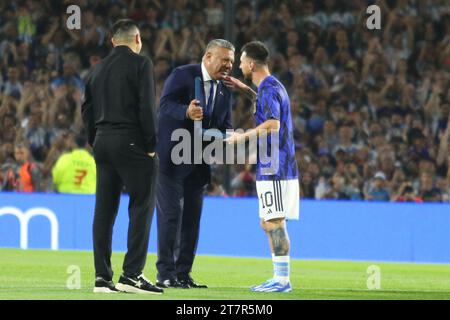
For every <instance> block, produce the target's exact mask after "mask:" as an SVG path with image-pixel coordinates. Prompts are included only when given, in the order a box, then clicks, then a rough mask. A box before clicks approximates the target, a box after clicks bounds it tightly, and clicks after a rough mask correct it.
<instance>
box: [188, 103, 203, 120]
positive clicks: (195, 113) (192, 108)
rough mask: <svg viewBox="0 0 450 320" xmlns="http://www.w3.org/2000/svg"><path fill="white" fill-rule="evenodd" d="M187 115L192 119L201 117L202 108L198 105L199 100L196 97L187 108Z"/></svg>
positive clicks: (200, 118)
mask: <svg viewBox="0 0 450 320" xmlns="http://www.w3.org/2000/svg"><path fill="white" fill-rule="evenodd" d="M187 116H188V118H189V119H191V120H194V121H196V120H202V119H203V108H202V107H200V101H198V100H196V99H194V100H192V101H191V103H190V104H189V107H188V110H187Z"/></svg>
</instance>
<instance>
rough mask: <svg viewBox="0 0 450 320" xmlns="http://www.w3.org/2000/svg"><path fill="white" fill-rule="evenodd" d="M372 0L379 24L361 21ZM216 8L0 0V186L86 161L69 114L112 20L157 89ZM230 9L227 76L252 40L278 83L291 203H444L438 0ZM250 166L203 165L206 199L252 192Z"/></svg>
mask: <svg viewBox="0 0 450 320" xmlns="http://www.w3.org/2000/svg"><path fill="white" fill-rule="evenodd" d="M231 1H232V0H231ZM373 3H375V4H377V5H378V6H379V7H380V8H381V14H382V20H381V21H382V24H381V30H369V29H367V27H366V24H365V22H366V18H367V16H368V15H367V14H366V8H367V6H368V5H370V4H373ZM70 4H77V5H79V6H80V8H81V11H82V28H81V30H68V29H67V27H66V19H67V14H66V13H65V10H66V8H67V6H68V5H70ZM225 7H226V3H225V1H220V0H204V1H191V0H165V1H157V0H98V1H90V0H71V1H61V0H40V1H37V0H22V1H21V0H11V1H0V88H1V89H0V128H1V129H0V190H2V191H21V192H22V191H23V192H52V191H59V192H71V191H72V190H65V189H64V183H63V182H61V181H64V173H65V172H67V171H68V170H69V169H67V168H68V166H69V164H70V161H84V162H85V164H86V165H87V166H94V164H93V162H92V161H93V160H92V156H91V155H90V154H89V152H90V150H89V148H86V141H85V139H83V133H82V123H81V117H80V106H81V101H82V96H83V89H84V79H85V77H86V75H87V74H88V73H89V71H90V70H91V69H92V68H93V67H94V66H95V65H96V64H97V63H99V62H100V61H101V59H102V58H103V57H104V56H105V55H106V54H108V52H109V50H110V49H111V44H110V42H109V30H110V27H111V26H112V24H113V23H114V22H115V21H116V20H117V19H119V18H123V17H131V18H133V19H134V20H136V21H137V22H138V23H139V26H140V29H141V37H142V41H143V50H142V52H141V54H144V55H148V56H149V57H151V58H152V60H153V62H154V65H155V77H156V80H157V97H159V94H160V92H161V89H162V86H163V84H164V80H165V79H166V77H167V76H168V74H169V73H170V71H171V70H172V68H174V67H176V66H178V65H182V64H186V63H198V62H200V60H201V56H202V53H203V50H204V49H205V46H206V43H207V42H208V41H209V40H211V39H213V38H224V37H225V36H226V35H225V31H226V28H225V23H226V21H228V20H227V19H226V18H227V17H226V10H225ZM232 7H233V10H234V11H233V15H232V19H231V20H229V21H231V24H232V26H231V35H230V36H229V38H230V40H232V42H233V43H234V44H235V46H236V48H237V52H236V53H237V54H236V63H235V72H234V75H235V76H236V77H238V78H241V75H240V72H239V70H238V68H237V67H238V66H239V50H240V48H241V46H242V45H243V44H244V43H245V42H247V41H251V40H260V41H263V42H264V43H265V44H266V45H267V46H268V47H269V49H270V51H271V54H272V57H271V70H272V72H273V74H274V75H275V76H277V77H278V78H279V79H280V80H281V81H282V82H283V83H284V84H285V86H286V88H287V89H288V92H289V95H290V99H291V112H292V118H293V121H294V127H295V140H296V155H297V161H298V165H299V168H300V173H301V178H300V181H299V183H300V185H301V193H302V197H303V198H309V199H350V200H378V201H413V202H424V201H450V166H449V164H450V152H449V151H450V144H449V136H450V126H449V124H450V2H449V1H448V0H381V1H376V2H374V1H364V0H352V1H344V0H318V1H309V0H286V1H264V0H248V1H246V0H243V1H237V0H236V1H233V5H232ZM233 108H234V113H233V117H234V119H233V120H234V126H235V128H244V129H246V128H251V127H253V126H254V120H253V116H252V113H251V110H252V105H251V103H250V102H249V101H247V100H246V99H245V98H244V97H241V96H238V95H236V97H235V105H234V107H233ZM70 159H72V160H70ZM80 159H81V160H80ZM68 163H69V164H68ZM94 169H95V167H94ZM254 169H255V168H254V166H253V165H251V164H247V165H235V166H221V165H217V166H214V168H213V172H214V174H213V177H212V181H211V185H210V186H209V187H208V190H207V192H208V194H209V195H215V196H253V195H255V184H254V180H255V174H254ZM84 175H86V173H85V172H79V173H78V176H77V177H78V178H77V179H78V180H79V181H80V182H81V181H82V180H83V178H84ZM90 181H91V183H90V184H88V185H87V187H85V188H84V189H83V190H81V189H80V190H78V192H87V193H89V192H93V190H95V176H94V178H92V177H90Z"/></svg>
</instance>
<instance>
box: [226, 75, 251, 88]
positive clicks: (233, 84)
mask: <svg viewBox="0 0 450 320" xmlns="http://www.w3.org/2000/svg"><path fill="white" fill-rule="evenodd" d="M222 81H223V83H225V85H226V86H227V87H228V88H230V89H233V90H237V91H245V90H247V88H248V86H247V85H246V84H245V83H243V82H242V81H240V80H239V79H236V78H234V77H232V76H225V77H223V78H222Z"/></svg>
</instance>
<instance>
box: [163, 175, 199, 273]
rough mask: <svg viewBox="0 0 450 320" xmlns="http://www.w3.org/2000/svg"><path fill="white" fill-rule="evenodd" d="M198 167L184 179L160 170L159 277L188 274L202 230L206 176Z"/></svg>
mask: <svg viewBox="0 0 450 320" xmlns="http://www.w3.org/2000/svg"><path fill="white" fill-rule="evenodd" d="M202 174H203V173H202V172H200V171H199V170H195V169H194V171H193V172H192V173H191V174H190V175H189V176H188V177H187V178H185V179H176V178H172V177H169V176H167V175H166V174H164V173H163V172H159V176H158V182H157V191H156V212H157V226H158V260H157V262H156V268H157V269H158V279H159V280H165V279H176V278H178V279H181V278H186V277H188V276H189V273H190V272H191V270H192V265H193V263H194V258H195V252H196V250H197V243H198V236H199V231H200V217H201V212H202V206H203V194H204V190H205V182H204V181H205V179H204V178H202V177H200V178H199V177H198V176H199V175H202Z"/></svg>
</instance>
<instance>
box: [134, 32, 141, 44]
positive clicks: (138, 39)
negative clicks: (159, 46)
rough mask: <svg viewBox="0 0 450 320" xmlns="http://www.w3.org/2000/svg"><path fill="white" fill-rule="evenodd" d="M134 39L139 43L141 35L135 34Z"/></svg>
mask: <svg viewBox="0 0 450 320" xmlns="http://www.w3.org/2000/svg"><path fill="white" fill-rule="evenodd" d="M134 41H135V42H136V44H139V43H140V42H141V37H140V36H139V34H137V35H136V36H135V38H134Z"/></svg>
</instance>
